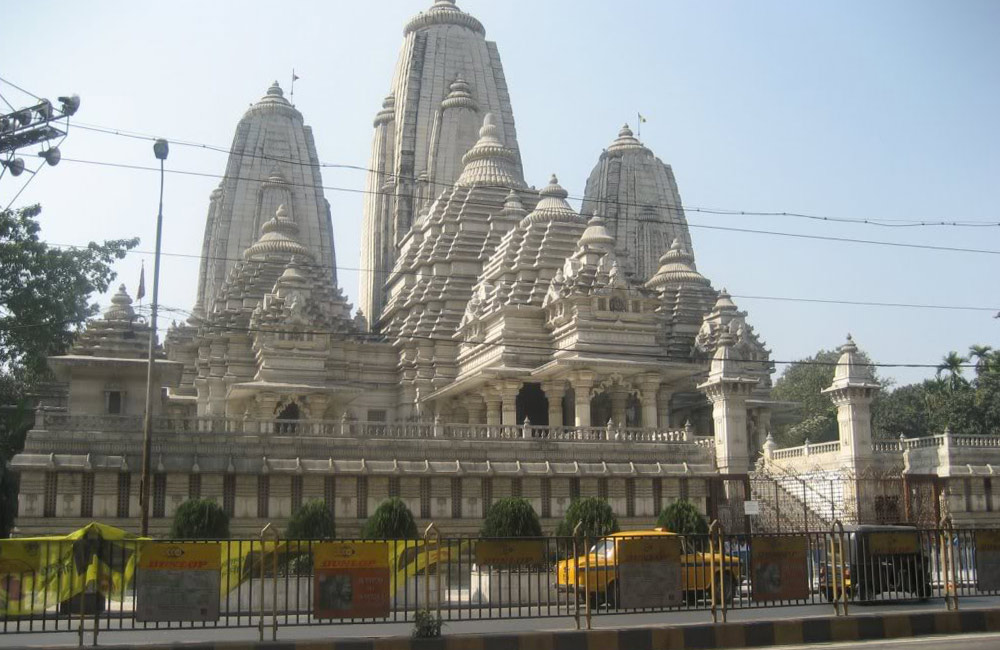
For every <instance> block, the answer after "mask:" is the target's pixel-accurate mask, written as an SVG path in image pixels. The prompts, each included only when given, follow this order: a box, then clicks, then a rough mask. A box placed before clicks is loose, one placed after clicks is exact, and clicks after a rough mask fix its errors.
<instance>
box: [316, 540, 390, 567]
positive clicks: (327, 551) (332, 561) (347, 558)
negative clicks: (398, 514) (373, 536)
mask: <svg viewBox="0 0 1000 650" xmlns="http://www.w3.org/2000/svg"><path fill="white" fill-rule="evenodd" d="M313 567H314V568H315V569H316V570H320V569H388V568H389V545H388V544H387V543H386V542H320V543H318V544H315V545H314V546H313Z"/></svg>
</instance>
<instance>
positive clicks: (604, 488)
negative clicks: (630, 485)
mask: <svg viewBox="0 0 1000 650" xmlns="http://www.w3.org/2000/svg"><path fill="white" fill-rule="evenodd" d="M597 498H598V499H601V500H602V501H607V500H608V479H606V478H599V479H597Z"/></svg>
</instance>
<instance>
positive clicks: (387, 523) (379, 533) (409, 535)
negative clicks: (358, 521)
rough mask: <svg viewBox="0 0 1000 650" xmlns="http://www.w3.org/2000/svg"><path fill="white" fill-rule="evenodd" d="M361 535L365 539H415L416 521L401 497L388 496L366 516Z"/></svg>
mask: <svg viewBox="0 0 1000 650" xmlns="http://www.w3.org/2000/svg"><path fill="white" fill-rule="evenodd" d="M361 535H362V536H363V537H364V538H365V539H416V538H417V537H418V534H417V522H415V521H414V520H413V513H412V512H410V509H409V508H408V507H407V506H406V503H404V502H403V500H402V499H400V498H399V497H390V498H388V499H386V500H385V501H383V502H382V503H381V504H380V505H379V507H378V508H376V509H375V512H373V513H372V516H371V517H369V518H368V521H366V522H365V527H364V530H362V532H361Z"/></svg>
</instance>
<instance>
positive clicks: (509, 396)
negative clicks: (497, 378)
mask: <svg viewBox="0 0 1000 650" xmlns="http://www.w3.org/2000/svg"><path fill="white" fill-rule="evenodd" d="M497 388H498V390H499V391H500V397H501V399H502V400H503V415H502V417H501V424H507V425H514V424H517V394H518V392H520V390H521V382H519V381H517V380H515V379H508V380H507V381H504V382H503V383H502V384H500V385H499V386H498V387H497Z"/></svg>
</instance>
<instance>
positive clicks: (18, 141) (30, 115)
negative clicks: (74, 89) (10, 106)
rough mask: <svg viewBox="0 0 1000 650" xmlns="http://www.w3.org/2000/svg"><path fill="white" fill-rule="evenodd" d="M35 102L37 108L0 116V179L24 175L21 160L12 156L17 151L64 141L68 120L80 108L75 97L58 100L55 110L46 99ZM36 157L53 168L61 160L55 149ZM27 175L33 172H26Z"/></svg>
mask: <svg viewBox="0 0 1000 650" xmlns="http://www.w3.org/2000/svg"><path fill="white" fill-rule="evenodd" d="M36 99H38V103H37V104H34V105H32V106H29V107H27V108H21V109H18V110H15V111H13V112H11V113H6V114H3V115H0V166H2V167H3V169H2V170H0V175H2V174H3V172H7V171H9V172H10V175H11V176H20V175H21V174H22V173H23V172H24V159H23V158H19V157H17V156H16V155H15V154H16V153H17V151H18V149H24V148H26V147H30V146H33V145H36V144H39V145H40V144H45V145H48V143H49V141H50V140H55V139H56V138H65V137H66V133H67V131H69V118H70V116H71V115H74V114H75V113H76V111H77V110H78V109H79V108H80V97H79V96H78V95H68V96H65V97H60V98H59V104H60V105H59V106H58V107H56V106H53V104H52V102H50V101H49V100H47V99H40V98H36ZM60 120H65V124H59V121H60ZM38 155H39V156H40V157H41V158H44V159H45V162H47V163H48V164H49V165H50V166H53V167H54V166H55V165H58V164H59V160H60V159H61V158H62V154H61V153H60V151H59V147H58V145H56V146H46V148H44V149H42V150H41V151H39V152H38ZM28 173H33V172H32V171H31V170H28Z"/></svg>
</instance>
